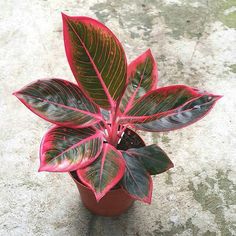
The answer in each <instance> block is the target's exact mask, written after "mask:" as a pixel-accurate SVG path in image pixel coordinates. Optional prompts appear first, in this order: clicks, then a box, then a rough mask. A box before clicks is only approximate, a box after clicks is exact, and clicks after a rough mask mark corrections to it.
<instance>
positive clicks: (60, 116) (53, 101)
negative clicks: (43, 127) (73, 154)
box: [14, 79, 102, 128]
mask: <svg viewBox="0 0 236 236" xmlns="http://www.w3.org/2000/svg"><path fill="white" fill-rule="evenodd" d="M14 95H15V96H17V98H19V100H20V101H21V102H22V103H23V104H24V105H25V106H26V107H27V108H29V109H30V110H31V111H32V112H34V113H35V114H36V115H38V116H40V117H41V118H43V119H45V120H47V121H50V122H52V123H54V124H57V125H62V126H68V127H76V128H78V127H81V128H82V127H87V126H90V125H92V124H95V123H97V122H98V121H100V120H101V119H102V117H101V115H100V111H99V108H98V107H97V106H96V104H94V103H93V102H92V101H90V100H89V98H87V97H86V96H85V95H84V93H83V92H82V91H81V90H80V89H79V87H78V86H77V85H75V84H73V83H71V82H69V81H65V80H61V79H47V80H38V81H36V82H34V83H31V84H29V85H27V86H26V87H24V88H23V89H21V90H20V91H17V92H15V93H14Z"/></svg>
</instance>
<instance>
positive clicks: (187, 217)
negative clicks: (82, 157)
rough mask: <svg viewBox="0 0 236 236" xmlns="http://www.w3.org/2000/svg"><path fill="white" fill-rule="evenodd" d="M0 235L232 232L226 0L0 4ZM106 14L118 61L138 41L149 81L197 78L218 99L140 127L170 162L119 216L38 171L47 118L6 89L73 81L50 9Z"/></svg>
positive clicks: (233, 55)
mask: <svg viewBox="0 0 236 236" xmlns="http://www.w3.org/2000/svg"><path fill="white" fill-rule="evenodd" d="M0 11H1V14H0V32H1V37H0V55H1V59H0V95H1V96H0V161H1V165H0V235H1V236H13V235H14V236H15V235H16V236H21V235H22V236H25V235H36V236H44V235H45V236H46V235H58V236H59V235H66V236H67V235H68V236H77V235H78V236H83V235H96V236H97V235H105V236H110V235H112V236H116V235H117V236H121V235H130V236H131V235H135V236H156V235H163V236H172V235H181V236H188V235H203V236H213V235H217V236H221V235H222V236H230V235H236V213H235V212H236V197H235V196H236V195H235V190H236V187H235V181H236V178H235V175H236V172H235V167H236V162H235V158H236V152H235V147H236V138H235V136H236V134H235V131H236V120H235V117H236V80H235V73H236V50H235V49H236V31H235V27H236V12H235V11H236V1H235V0H228V1H224V0H150V1H147V0H136V1H135V0H120V1H114V0H113V1H111V0H87V1H86V0H80V1H76V0H68V1H62V0H61V1H59V0H57V1H56V0H52V1H40V0H22V1H19V0H6V1H4V0H1V1H0ZM62 11H63V12H65V13H67V14H70V15H86V16H91V17H94V18H97V19H98V20H101V21H103V22H104V23H106V25H107V26H108V27H110V28H111V29H112V30H113V31H114V33H115V34H116V35H117V36H118V38H119V39H120V40H121V42H122V43H123V45H124V48H125V50H126V52H127V56H128V59H129V60H131V59H134V58H135V57H136V56H137V55H138V54H140V53H142V52H143V51H144V50H146V49H147V48H148V47H150V48H151V49H152V51H153V54H154V55H155V57H156V60H157V62H158V68H159V85H161V86H164V85H170V84H187V85H189V86H197V87H200V88H204V89H206V90H209V91H212V92H214V93H216V94H223V95H224V98H223V99H222V100H221V101H220V102H219V103H218V104H217V106H216V107H215V108H214V110H213V111H212V112H211V113H210V114H209V115H208V116H207V117H206V118H204V119H203V120H201V121H200V122H198V123H196V124H194V125H192V126H189V127H187V128H185V129H182V130H179V131H175V132H169V133H163V134H158V135H157V134H143V136H144V138H145V140H146V141H147V143H153V142H156V143H158V144H159V145H160V146H161V147H162V148H163V149H164V150H166V152H167V153H168V154H169V156H170V158H171V159H172V160H173V162H174V163H175V168H174V169H171V170H170V171H169V172H168V173H165V174H162V175H159V176H156V177H155V178H154V191H153V200H152V204H151V205H146V204H143V203H140V202H136V203H135V205H134V207H133V208H132V209H130V211H129V212H128V213H126V214H124V215H123V216H121V217H117V218H112V219H108V218H103V217H96V216H92V215H91V214H90V213H89V212H88V211H87V210H86V209H85V208H84V207H83V206H82V204H81V202H80V199H79V195H78V193H77V190H76V187H75V186H74V184H73V182H72V180H71V179H70V177H69V176H68V175H67V174H56V173H38V172H37V169H38V166H39V160H38V148H39V143H40V139H41V137H42V136H43V134H44V132H45V131H46V130H47V128H48V127H50V124H49V123H47V122H45V121H43V120H41V119H40V118H38V117H37V116H35V115H34V114H32V113H31V112H30V111H28V110H27V109H26V108H25V107H24V106H23V105H22V104H20V102H19V101H18V100H17V99H16V98H15V97H13V96H12V95H11V93H12V92H13V91H14V90H16V89H19V88H21V87H22V86H24V85H25V84H27V83H29V82H31V81H33V80H36V79H39V78H46V77H58V78H64V79H68V80H72V81H73V76H72V73H71V71H70V69H69V66H68V64H67V60H66V56H65V53H64V45H63V38H62V22H61V15H60V12H62Z"/></svg>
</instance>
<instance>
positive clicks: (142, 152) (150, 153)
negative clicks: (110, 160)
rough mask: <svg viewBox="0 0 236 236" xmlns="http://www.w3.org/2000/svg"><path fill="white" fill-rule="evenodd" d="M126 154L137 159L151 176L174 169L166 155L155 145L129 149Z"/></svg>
mask: <svg viewBox="0 0 236 236" xmlns="http://www.w3.org/2000/svg"><path fill="white" fill-rule="evenodd" d="M126 153H128V155H129V156H132V157H135V158H137V159H138V160H139V161H140V162H141V163H142V164H143V165H144V167H145V169H146V170H147V171H148V173H149V174H151V175H157V174H160V173H163V172H165V171H167V170H169V169H170V168H172V167H174V164H173V163H172V161H171V160H170V159H169V157H168V156H167V154H166V153H165V152H164V151H163V150H162V149H161V148H160V147H158V146H157V145H156V144H153V145H150V146H145V147H141V148H131V149H128V150H127V151H126Z"/></svg>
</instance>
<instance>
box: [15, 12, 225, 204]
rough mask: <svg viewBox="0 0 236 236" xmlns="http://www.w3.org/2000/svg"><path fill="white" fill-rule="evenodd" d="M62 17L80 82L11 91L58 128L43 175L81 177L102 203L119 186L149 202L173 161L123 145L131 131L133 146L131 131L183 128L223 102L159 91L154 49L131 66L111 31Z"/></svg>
mask: <svg viewBox="0 0 236 236" xmlns="http://www.w3.org/2000/svg"><path fill="white" fill-rule="evenodd" d="M62 18H63V34H64V44H65V51H66V56H67V59H68V62H69V65H70V68H71V70H72V72H73V75H74V77H75V80H76V82H77V84H74V83H72V82H69V81H66V80H62V79H57V78H52V79H43V80H38V81H36V82H33V83H31V84H29V85H27V86H26V87H24V88H22V89H21V90H19V91H17V92H15V93H14V95H15V96H17V98H18V99H20V101H21V102H22V103H23V104H24V105H25V106H26V107H27V108H29V109H30V110H31V111H32V112H34V113H35V114H37V115H38V116H40V117H41V118H43V119H45V120H47V121H49V122H51V123H53V124H54V126H53V127H52V128H51V129H50V130H49V131H48V132H47V133H46V134H45V136H44V137H43V139H42V142H41V147H40V168H39V171H51V172H70V171H76V172H77V175H78V177H79V180H80V181H81V182H82V183H83V184H84V185H86V186H88V187H89V188H90V189H92V191H93V192H94V194H95V196H96V199H97V201H99V200H100V199H101V198H102V197H103V196H104V195H105V194H106V193H107V192H108V191H109V190H111V189H112V188H113V187H115V186H117V185H119V186H120V187H122V188H124V189H125V190H126V191H127V192H128V194H129V195H130V196H132V197H133V198H135V199H138V200H141V201H144V202H147V203H150V202H151V195H152V178H151V175H156V174H160V173H162V172H164V171H166V170H168V169H169V168H171V167H173V163H172V162H171V161H170V159H169V158H168V156H167V154H166V153H165V152H164V151H163V150H162V149H161V148H160V147H158V146H157V145H156V144H153V145H149V146H145V145H144V144H142V145H140V144H139V145H137V147H135V148H130V146H129V145H127V146H125V137H126V138H127V132H131V133H132V137H133V138H134V140H135V137H137V138H138V137H139V136H138V135H137V134H136V133H135V131H134V130H143V131H148V132H163V131H171V130H176V129H180V128H183V127H185V126H188V125H190V124H192V123H194V122H196V121H198V120H199V119H201V118H203V117H204V116H205V115H206V114H207V113H208V112H209V111H210V110H211V109H212V107H213V106H214V104H215V103H216V101H217V100H218V99H219V98H220V97H221V96H218V95H214V94H211V93H208V92H203V91H202V90H198V89H196V88H192V87H188V86H186V85H172V86H167V87H161V88H159V87H157V82H158V74H157V66H156V63H155V60H154V58H153V56H152V54H151V51H150V50H147V51H146V52H144V53H143V54H142V55H141V56H139V57H138V58H136V59H135V60H134V61H132V62H131V63H130V64H129V65H127V60H126V56H125V52H124V50H123V48H122V45H121V43H120V42H119V40H118V39H117V38H116V37H115V35H114V34H113V33H112V32H111V31H110V30H109V29H108V28H107V27H106V26H104V25H103V24H101V23H100V22H98V21H96V20H94V19H91V18H88V17H71V16H67V15H65V14H62ZM121 142H122V143H123V144H124V145H123V147H122V148H121V144H120V143H121ZM119 149H122V150H119Z"/></svg>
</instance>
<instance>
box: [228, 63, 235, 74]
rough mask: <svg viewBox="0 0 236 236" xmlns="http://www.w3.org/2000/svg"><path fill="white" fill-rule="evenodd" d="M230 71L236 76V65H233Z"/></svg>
mask: <svg viewBox="0 0 236 236" xmlns="http://www.w3.org/2000/svg"><path fill="white" fill-rule="evenodd" d="M229 68H230V71H231V72H233V73H235V74H236V64H232V65H230V66H229Z"/></svg>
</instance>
